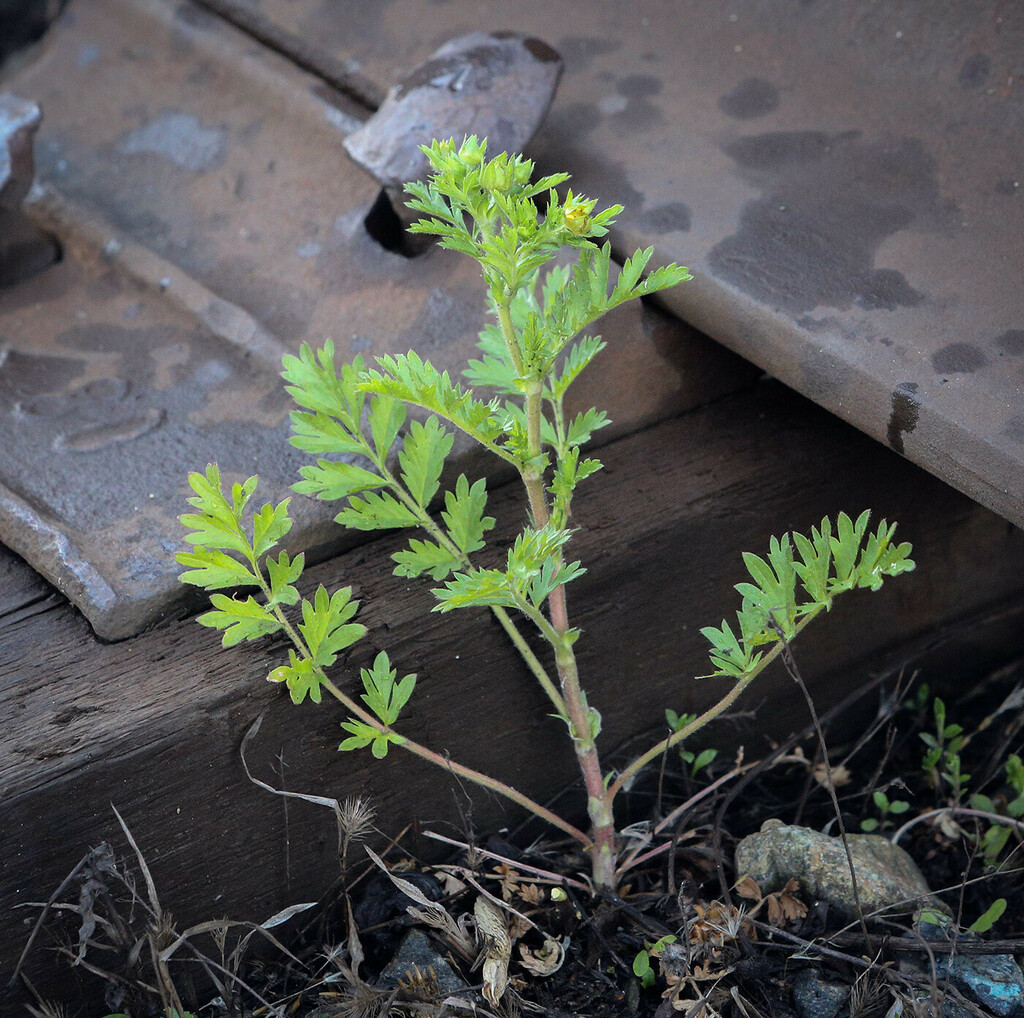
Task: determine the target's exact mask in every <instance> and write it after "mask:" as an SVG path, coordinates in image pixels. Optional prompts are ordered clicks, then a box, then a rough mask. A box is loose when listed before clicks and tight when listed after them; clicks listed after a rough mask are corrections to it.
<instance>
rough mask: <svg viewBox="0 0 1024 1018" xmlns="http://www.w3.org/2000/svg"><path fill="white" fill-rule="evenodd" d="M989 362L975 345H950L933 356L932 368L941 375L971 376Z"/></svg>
mask: <svg viewBox="0 0 1024 1018" xmlns="http://www.w3.org/2000/svg"><path fill="white" fill-rule="evenodd" d="M987 363H988V361H987V360H986V358H985V355H984V354H983V353H982V352H981V351H980V350H979V349H978V348H977V347H976V346H975V345H974V344H973V343H950V344H949V345H948V346H944V347H942V349H940V350H936V351H935V353H933V354H932V367H933V368H935V370H936V371H937V372H938V373H939V374H940V375H952V374H956V373H961V372H962V373H965V374H970V373H971V372H973V371H977V370H978V369H979V368H983V367H984V366H985V365H986V364H987Z"/></svg>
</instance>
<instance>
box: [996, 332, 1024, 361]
mask: <svg viewBox="0 0 1024 1018" xmlns="http://www.w3.org/2000/svg"><path fill="white" fill-rule="evenodd" d="M995 344H996V346H997V347H999V349H1000V350H1001V351H1002V352H1003V353H1008V354H1009V355H1010V356H1011V357H1019V356H1020V355H1021V354H1024V329H1007V330H1006V332H1003V333H1001V334H1000V335H998V336H996V338H995Z"/></svg>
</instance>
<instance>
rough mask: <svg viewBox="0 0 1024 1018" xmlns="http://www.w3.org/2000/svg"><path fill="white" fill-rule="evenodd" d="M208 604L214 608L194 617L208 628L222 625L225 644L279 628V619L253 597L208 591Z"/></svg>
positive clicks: (218, 627) (261, 634)
mask: <svg viewBox="0 0 1024 1018" xmlns="http://www.w3.org/2000/svg"><path fill="white" fill-rule="evenodd" d="M210 604H212V605H213V610H212V611H208V612H205V613H204V614H202V615H200V616H199V618H197V619H196V621H197V622H198V623H199V624H200V625H201V626H208V627H209V628H211V629H223V630H224V637H223V639H222V643H223V645H224V646H225V647H234V646H235V645H236V644H238V643H241V642H242V641H243V640H258V639H259V638H260V637H261V636H267V635H269V634H270V633H276V632H277V631H278V630H279V629H280V628H281V623H280V622H278V620H277V619H276V618H274V616H273V615H272V614H271V613H270V612H269V611H268V610H267V608H266V607H264V605H262V604H260V603H259V602H258V601H257V600H256V599H255V598H254V597H251V596H250V597H247V598H246V599H245V600H244V601H239V600H237V599H236V598H233V597H228V596H227V595H226V594H211V595H210Z"/></svg>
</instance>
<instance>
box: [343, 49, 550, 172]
mask: <svg viewBox="0 0 1024 1018" xmlns="http://www.w3.org/2000/svg"><path fill="white" fill-rule="evenodd" d="M561 74H562V59H561V57H560V56H559V55H558V54H557V53H556V52H555V51H554V50H553V49H552V48H551V47H550V46H549V45H548V44H547V43H545V42H542V41H541V40H540V39H533V38H529V37H527V36H524V35H518V34H515V33H512V32H490V33H488V32H471V33H470V34H469V35H465V36H461V37H459V38H458V39H452V40H450V41H449V42H446V43H445V44H444V45H443V46H442V47H441V48H440V49H438V50H437V51H435V52H434V53H433V54H432V55H431V56H430V58H429V59H427V60H426V61H424V62H423V63H422V64H420V65H419V66H417V67H415V68H413V69H412V70H411V71H410V72H409V73H408V74H407V75H406V76H405V77H404V78H403V79H402V80H401V81H399V82H398V84H396V85H395V86H394V87H393V88H392V89H391V90H390V91H389V92H388V96H387V98H386V99H385V100H384V103H383V104H382V106H381V107H380V109H379V110H378V111H377V112H376V113H375V114H374V115H373V116H372V117H371V118H370V119H369V120H368V121H367V122H366V123H365V124H364V125H363V126H362V127H361V128H359V130H357V131H354V132H353V133H352V134H350V135H349V136H348V137H347V138H346V139H345V148H346V150H347V151H348V154H349V155H350V156H351V157H352V158H353V159H354V160H355V161H356V162H357V163H359V165H360V166H362V167H364V168H365V169H366V170H368V171H369V172H370V173H371V174H373V176H375V177H376V178H377V179H378V180H379V181H380V182H381V183H382V184H383V185H384V186H385V187H387V188H392V189H395V190H400V189H401V187H402V185H403V184H404V183H406V182H407V181H410V180H423V179H425V178H426V176H427V173H428V172H429V169H430V166H429V163H428V162H427V158H426V156H425V155H423V153H422V152H421V151H420V149H419V146H420V145H429V144H430V142H431V141H433V140H434V139H435V138H454V139H455V141H456V143H458V142H460V141H461V140H462V138H463V136H464V135H468V134H475V135H477V136H478V137H480V138H487V140H488V143H489V144H488V150H489V154H490V155H492V156H494V155H497V154H498V153H499V152H521V151H522V150H523V148H525V146H526V143H527V142H528V141H529V140H530V139H531V138H532V137H533V134H534V132H535V131H536V130H537V128H538V127H539V126H540V123H541V121H542V120H543V119H544V115H545V113H547V111H548V107H549V106H550V105H551V100H552V98H553V97H554V94H555V89H556V88H557V87H558V80H559V78H560V77H561Z"/></svg>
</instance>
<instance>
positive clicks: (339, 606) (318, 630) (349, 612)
mask: <svg viewBox="0 0 1024 1018" xmlns="http://www.w3.org/2000/svg"><path fill="white" fill-rule="evenodd" d="M358 608H359V602H358V601H353V600H352V588H351V587H343V588H342V589H341V590H336V591H335V592H334V593H333V594H328V593H327V590H326V588H325V587H324V586H323V585H321V586H320V587H318V588H317V591H316V594H315V596H314V598H313V601H312V602H310V601H303V602H302V622H300V623H299V632H300V633H301V634H302V639H303V640H304V641H305V644H306V646H307V648H309V653H310V655H311V657H312V660H313V663H314V664H315V665H316V666H318V667H319V668H329V667H330V666H331V665H333V664H334V662H335V661H336V660H337V657H338V653H339V651H342V650H344V649H345V648H346V647H351V646H352V644H353V643H355V642H356V640H358V639H360V638H361V637H362V636H363V635H364V634H365V633H366V627H365V626H363V625H360V624H359V623H350V622H349V619H351V618H352V617H353V616H354V615H355V613H356V611H357V610H358Z"/></svg>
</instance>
